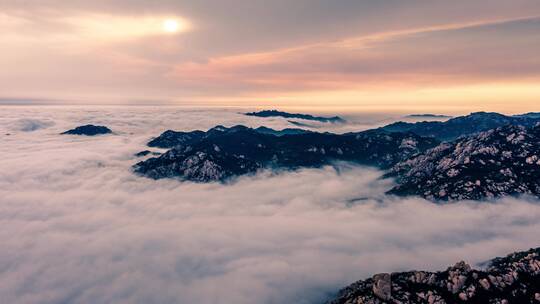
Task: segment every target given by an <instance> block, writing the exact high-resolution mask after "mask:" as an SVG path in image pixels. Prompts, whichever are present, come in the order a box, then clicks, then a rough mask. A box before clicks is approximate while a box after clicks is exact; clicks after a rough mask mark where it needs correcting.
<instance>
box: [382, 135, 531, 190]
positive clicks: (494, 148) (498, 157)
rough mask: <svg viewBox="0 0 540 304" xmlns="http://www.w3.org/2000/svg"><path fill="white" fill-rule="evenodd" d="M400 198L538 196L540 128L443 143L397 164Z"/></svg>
mask: <svg viewBox="0 0 540 304" xmlns="http://www.w3.org/2000/svg"><path fill="white" fill-rule="evenodd" d="M390 176H396V177H397V182H398V185H397V186H396V187H394V188H393V189H392V190H390V193H392V194H397V195H419V196H422V197H425V198H428V199H432V200H463V199H471V200H479V199H484V198H493V197H501V196H505V195H523V194H529V195H534V196H540V125H538V126H535V127H531V128H525V127H523V126H511V125H510V126H505V127H501V128H497V129H494V130H490V131H486V132H482V133H480V134H477V135H474V136H470V137H466V138H461V139H459V140H457V141H455V142H452V143H442V144H441V145H439V146H437V147H435V148H433V149H430V150H428V151H426V152H424V153H422V154H420V155H418V156H415V157H413V158H411V159H408V160H406V161H403V162H400V163H398V164H397V165H396V166H394V168H392V170H391V174H390Z"/></svg>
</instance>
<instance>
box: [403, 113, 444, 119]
mask: <svg viewBox="0 0 540 304" xmlns="http://www.w3.org/2000/svg"><path fill="white" fill-rule="evenodd" d="M405 117H406V118H419V119H422V118H428V119H429V118H439V119H441V118H452V116H448V115H440V114H410V115H407V116H405Z"/></svg>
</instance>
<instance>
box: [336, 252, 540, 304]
mask: <svg viewBox="0 0 540 304" xmlns="http://www.w3.org/2000/svg"><path fill="white" fill-rule="evenodd" d="M488 265H489V266H488V267H487V268H486V269H485V270H475V269H472V268H471V267H470V266H469V265H467V264H466V263H465V262H459V263H457V264H456V265H455V266H453V267H449V268H448V269H446V270H445V271H442V272H428V271H408V272H397V273H381V274H376V275H374V276H373V277H372V278H370V279H367V280H363V281H358V282H356V283H354V284H352V285H350V286H348V287H346V288H344V289H343V290H341V291H340V292H339V293H338V295H337V296H336V297H335V299H333V300H331V301H329V302H328V303H327V304H356V303H366V304H367V303H372V304H376V303H381V304H382V303H433V304H434V303H438V304H444V303H470V304H477V303H499V304H503V303H508V304H511V303H516V304H517V303H540V248H536V249H530V250H528V251H523V252H515V253H513V254H510V255H508V256H506V257H503V258H495V259H493V260H491V261H490V262H489V264H488Z"/></svg>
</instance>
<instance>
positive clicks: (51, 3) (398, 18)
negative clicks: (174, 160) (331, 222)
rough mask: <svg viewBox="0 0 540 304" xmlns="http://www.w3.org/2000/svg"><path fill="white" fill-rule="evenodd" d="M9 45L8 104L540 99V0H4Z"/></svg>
mask: <svg viewBox="0 0 540 304" xmlns="http://www.w3.org/2000/svg"><path fill="white" fill-rule="evenodd" d="M164 23H165V24H169V27H167V26H164ZM171 24H172V26H171ZM0 48H1V50H2V56H0V66H1V67H2V68H1V69H0V103H4V104H7V103H31V104H35V103H39V104H42V103H66V104H156V105H157V104H167V105H219V106H256V107H283V108H286V107H310V108H319V109H320V108H324V109H341V110H343V109H356V110H360V111H362V110H364V111H372V110H396V109H399V110H410V111H439V112H446V113H448V112H460V113H464V112H469V111H476V110H490V111H501V112H508V113H517V112H527V111H534V110H538V108H537V107H536V105H537V104H538V102H539V100H540V85H539V80H540V2H538V1H537V0H514V1H507V0H456V1H443V0H433V1H427V0H381V1H368V0H343V1H332V0H295V1H289V0H275V1H263V0H229V1H217V0H214V1H211V0H200V1H178V0H153V1H149V0H95V1H87V0H71V1H63V0H24V1H23V0H2V1H0Z"/></svg>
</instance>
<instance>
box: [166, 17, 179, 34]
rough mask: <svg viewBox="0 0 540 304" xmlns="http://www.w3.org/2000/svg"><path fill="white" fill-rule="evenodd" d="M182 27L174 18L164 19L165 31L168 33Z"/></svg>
mask: <svg viewBox="0 0 540 304" xmlns="http://www.w3.org/2000/svg"><path fill="white" fill-rule="evenodd" d="M179 29H180V25H179V24H178V21H176V20H174V19H166V20H165V21H163V31H165V32H167V33H176V32H178V30H179Z"/></svg>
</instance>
